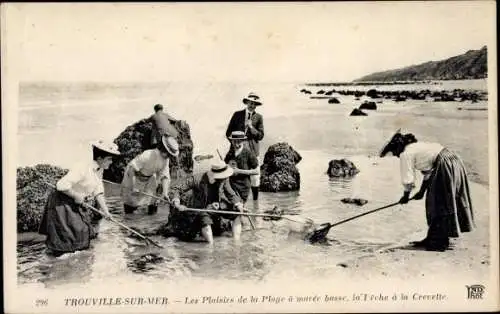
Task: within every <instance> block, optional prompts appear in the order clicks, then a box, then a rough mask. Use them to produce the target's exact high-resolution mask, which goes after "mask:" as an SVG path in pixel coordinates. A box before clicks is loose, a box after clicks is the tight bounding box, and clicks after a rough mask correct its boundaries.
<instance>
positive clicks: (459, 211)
mask: <svg viewBox="0 0 500 314" xmlns="http://www.w3.org/2000/svg"><path fill="white" fill-rule="evenodd" d="M389 152H390V153H392V154H393V155H394V156H396V157H398V158H399V160H400V171H401V182H402V184H403V187H404V193H403V196H402V197H401V199H400V200H399V202H400V203H401V204H406V203H408V201H409V200H410V193H411V191H412V190H413V188H414V187H415V179H416V175H415V172H416V171H417V170H419V171H421V172H422V174H423V180H422V185H421V187H420V190H419V191H418V192H417V193H416V194H415V195H414V196H413V197H412V199H416V200H419V199H422V198H423V197H424V195H425V193H427V196H426V199H425V208H426V217H427V225H428V227H429V228H428V231H427V237H426V238H425V239H423V240H421V241H415V242H412V244H413V245H414V246H417V247H423V248H425V249H426V250H429V251H444V250H446V249H449V248H450V240H449V238H457V237H459V236H460V233H462V232H470V231H472V230H473V229H474V228H475V222H474V211H473V207H472V200H471V196H470V191H469V180H468V178H467V171H466V169H465V166H464V163H463V161H462V160H461V159H460V157H459V156H458V155H457V154H456V153H454V152H452V151H450V150H448V149H447V148H444V147H443V146H442V145H440V144H438V143H429V142H419V141H418V140H417V138H416V137H415V136H414V135H413V134H411V133H409V134H401V132H400V130H398V131H397V132H396V134H394V135H393V136H392V138H391V139H390V141H389V142H388V143H387V144H386V145H385V146H384V147H383V148H382V150H381V152H380V157H384V156H385V155H387V154H388V153H389Z"/></svg>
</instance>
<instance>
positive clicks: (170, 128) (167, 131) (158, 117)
mask: <svg viewBox="0 0 500 314" xmlns="http://www.w3.org/2000/svg"><path fill="white" fill-rule="evenodd" d="M154 111H155V113H154V114H153V115H152V116H151V117H149V120H150V121H151V122H152V123H153V130H152V134H151V147H153V148H154V147H156V145H158V144H159V143H160V142H161V138H162V136H163V135H167V136H171V137H173V138H177V136H178V135H179V133H178V132H177V129H176V128H175V127H174V124H175V122H176V121H177V120H176V119H174V118H173V117H172V116H171V115H169V114H168V113H166V112H164V111H163V105H161V104H156V105H155V106H154Z"/></svg>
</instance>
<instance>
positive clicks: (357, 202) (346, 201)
mask: <svg viewBox="0 0 500 314" xmlns="http://www.w3.org/2000/svg"><path fill="white" fill-rule="evenodd" d="M340 201H341V202H342V203H344V204H355V205H358V206H363V205H365V204H366V203H368V201H367V200H365V199H363V198H349V197H347V198H343V199H341V200H340Z"/></svg>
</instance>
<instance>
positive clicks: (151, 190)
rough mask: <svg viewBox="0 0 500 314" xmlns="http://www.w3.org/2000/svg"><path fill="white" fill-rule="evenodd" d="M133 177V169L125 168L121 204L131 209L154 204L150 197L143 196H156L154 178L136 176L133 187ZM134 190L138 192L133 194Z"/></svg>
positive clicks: (156, 183) (155, 181)
mask: <svg viewBox="0 0 500 314" xmlns="http://www.w3.org/2000/svg"><path fill="white" fill-rule="evenodd" d="M133 175H134V168H133V167H131V166H127V168H126V169H125V174H124V176H123V180H122V186H121V196H122V201H123V203H124V204H126V205H129V206H132V207H144V206H149V205H152V204H153V203H154V199H153V198H152V197H150V196H147V195H145V194H144V193H146V194H151V195H155V194H156V189H157V187H158V182H157V180H156V176H151V177H142V176H136V179H135V185H133V184H132V176H133ZM134 188H136V189H138V190H139V192H134V191H133V190H134ZM141 192H143V193H141Z"/></svg>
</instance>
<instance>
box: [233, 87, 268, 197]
mask: <svg viewBox="0 0 500 314" xmlns="http://www.w3.org/2000/svg"><path fill="white" fill-rule="evenodd" d="M243 104H245V105H246V106H247V108H246V109H244V110H240V111H236V112H235V113H234V114H233V116H232V117H231V120H230V121H229V125H228V126H227V129H226V137H227V138H228V139H229V137H230V136H231V133H232V132H234V131H242V132H244V134H245V136H246V137H247V140H246V142H247V145H248V147H249V148H250V150H251V151H252V152H253V153H254V155H255V156H256V157H257V159H258V158H259V142H260V141H262V139H263V138H264V118H263V117H262V115H261V114H260V113H257V112H255V109H256V108H257V106H262V101H261V100H260V97H259V96H257V95H256V94H255V93H250V94H248V96H247V97H245V98H243ZM257 170H259V169H258V168H257ZM250 181H251V186H252V195H253V199H254V200H257V199H258V198H259V186H260V172H259V173H258V174H256V175H252V176H250Z"/></svg>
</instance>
